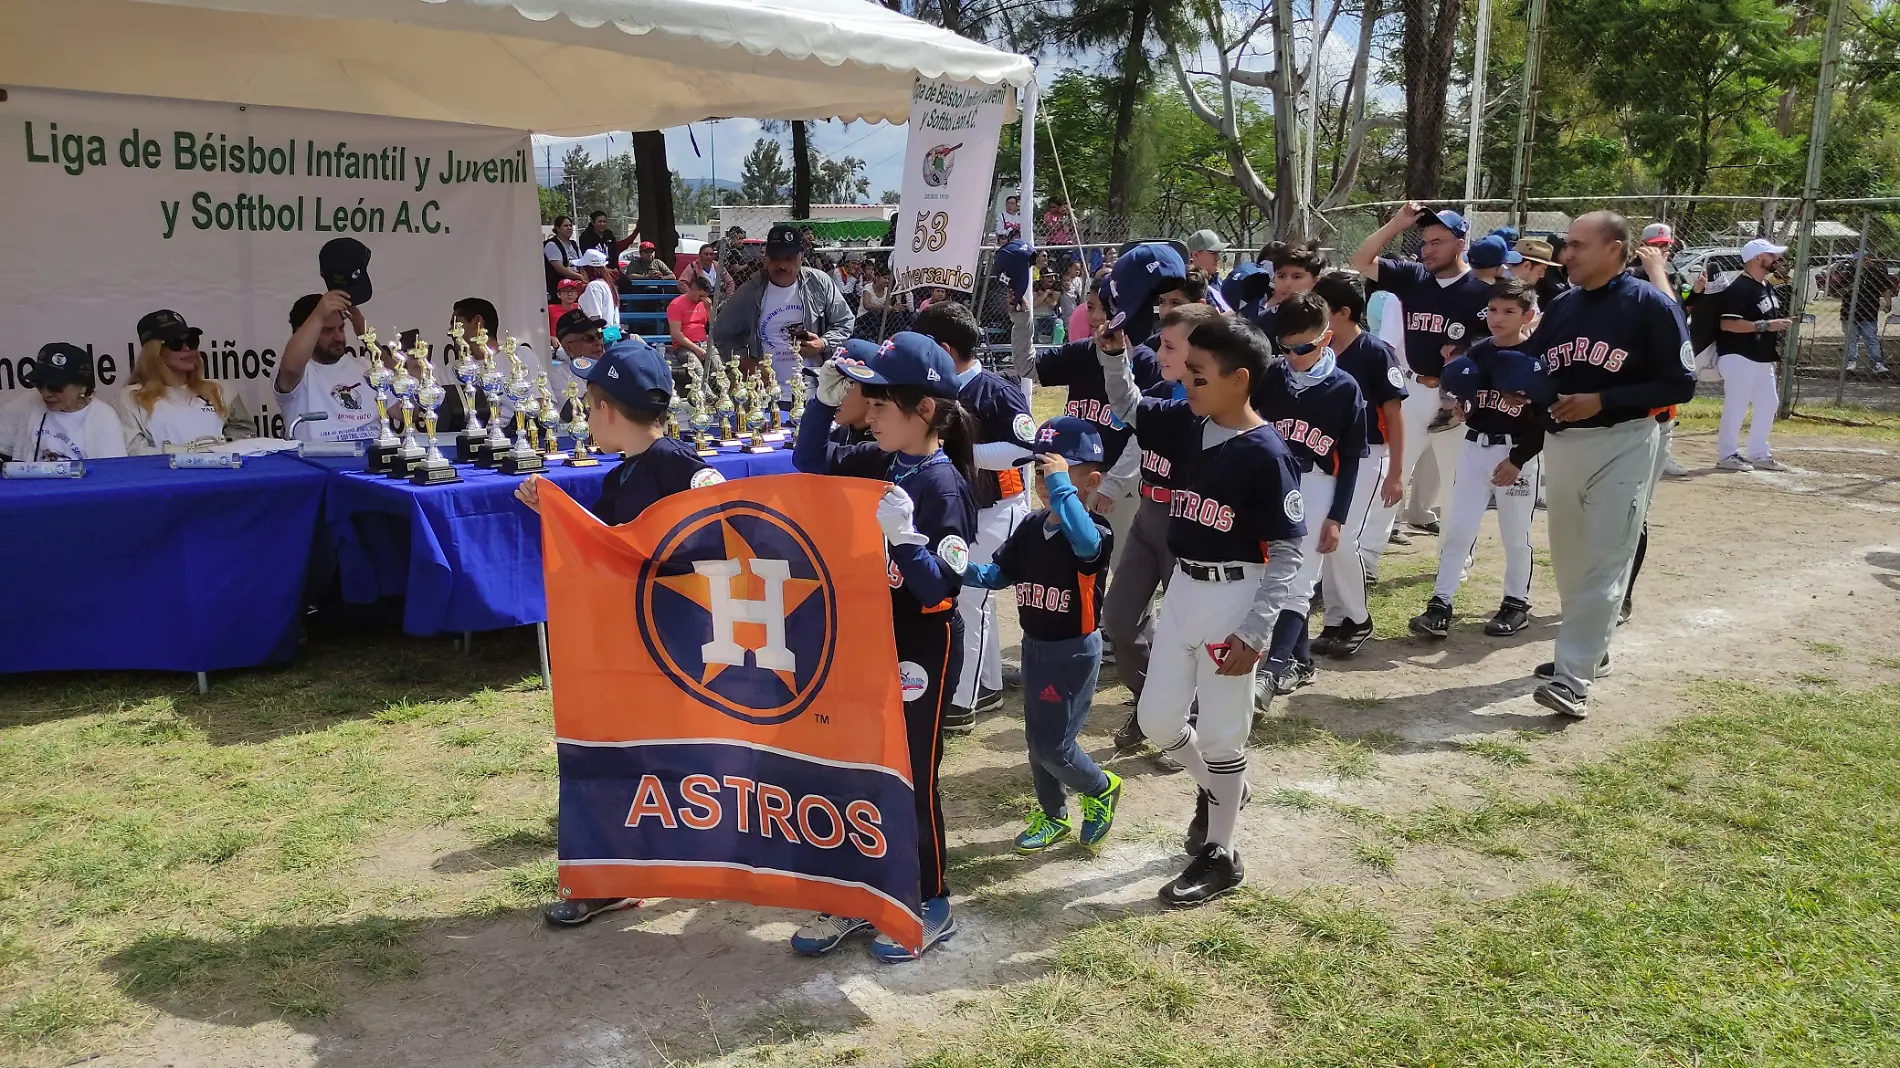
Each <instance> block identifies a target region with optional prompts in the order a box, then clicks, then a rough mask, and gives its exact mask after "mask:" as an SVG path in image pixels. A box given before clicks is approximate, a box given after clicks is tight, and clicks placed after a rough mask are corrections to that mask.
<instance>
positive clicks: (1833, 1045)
mask: <svg viewBox="0 0 1900 1068" xmlns="http://www.w3.org/2000/svg"><path fill="white" fill-rule="evenodd" d="M1695 698H1696V701H1697V703H1698V705H1699V706H1700V707H1701V708H1702V709H1704V710H1705V714H1703V715H1699V716H1697V717H1695V718H1691V719H1688V720H1685V721H1682V722H1679V723H1677V724H1676V725H1674V726H1672V727H1669V728H1666V729H1665V730H1664V731H1662V733H1661V735H1660V736H1659V737H1657V738H1656V739H1655V740H1653V741H1649V742H1644V743H1640V744H1637V745H1635V746H1633V747H1631V748H1629V749H1627V750H1625V751H1623V752H1622V753H1620V754H1618V755H1616V756H1614V757H1612V758H1609V759H1606V760H1602V761H1600V762H1596V763H1591V764H1587V765H1583V766H1580V767H1576V768H1574V769H1572V770H1571V771H1569V772H1568V773H1567V776H1568V779H1569V780H1570V783H1571V787H1572V789H1571V792H1570V793H1569V794H1568V796H1565V797H1563V798H1561V799H1559V800H1554V801H1549V802H1543V803H1537V804H1530V803H1525V802H1521V801H1513V800H1510V799H1508V798H1504V797H1499V798H1494V799H1492V800H1490V801H1488V802H1486V803H1483V804H1480V805H1476V806H1472V807H1469V808H1465V809H1453V808H1449V807H1443V806H1441V807H1439V808H1438V809H1436V810H1435V811H1431V812H1428V813H1422V814H1419V815H1418V816H1415V817H1408V818H1406V819H1399V820H1394V821H1392V825H1393V826H1395V827H1400V828H1402V829H1403V830H1405V831H1407V832H1408V833H1407V834H1406V835H1405V836H1404V837H1405V840H1408V841H1420V842H1423V841H1433V842H1439V843H1456V844H1462V845H1466V846H1469V845H1472V844H1474V843H1484V842H1487V841H1491V842H1496V841H1498V840H1499V836H1500V835H1503V834H1515V835H1517V836H1518V837H1519V839H1520V840H1521V841H1522V843H1523V845H1522V846H1521V851H1522V853H1523V855H1525V856H1526V857H1527V858H1529V859H1532V860H1536V861H1538V862H1539V863H1540V865H1542V866H1543V867H1545V868H1547V869H1548V870H1551V871H1553V872H1561V873H1563V874H1562V875H1560V876H1559V877H1557V878H1553V879H1551V880H1550V881H1547V882H1538V883H1533V884H1531V885H1529V886H1528V887H1527V888H1525V889H1523V890H1521V891H1519V892H1517V893H1514V894H1511V895H1510V896H1508V897H1504V898H1502V899H1498V900H1493V901H1488V902H1472V901H1469V900H1464V899H1455V898H1450V897H1447V896H1445V895H1444V894H1443V893H1442V892H1438V891H1430V892H1427V891H1416V892H1400V893H1396V894H1387V895H1382V896H1381V897H1380V898H1378V903H1377V904H1376V905H1374V904H1371V903H1368V902H1366V901H1360V900H1357V899H1356V898H1355V897H1354V896H1352V895H1350V894H1346V893H1343V892H1342V893H1341V894H1339V895H1337V896H1331V897H1329V896H1326V895H1319V894H1312V893H1308V894H1298V895H1293V896H1291V897H1287V896H1275V895H1273V894H1271V893H1268V892H1266V888H1267V887H1269V886H1271V885H1272V880H1273V876H1272V874H1271V873H1262V872H1256V873H1255V876H1254V886H1255V887H1256V888H1257V889H1255V890H1251V891H1243V892H1242V893H1241V894H1240V895H1237V896H1236V897H1234V898H1231V899H1229V900H1228V901H1226V902H1224V903H1222V904H1220V905H1217V906H1215V907H1213V908H1210V909H1205V910H1202V911H1200V912H1198V913H1190V914H1171V915H1165V916H1158V917H1143V918H1139V919H1131V920H1123V921H1120V922H1117V923H1111V924H1106V925H1102V926H1098V927H1094V928H1090V929H1086V930H1084V931H1082V932H1080V933H1078V934H1075V935H1073V936H1072V937H1071V938H1070V939H1069V940H1068V941H1067V942H1065V943H1064V944H1063V945H1062V947H1061V948H1060V949H1059V951H1058V954H1057V960H1056V965H1055V968H1054V970H1053V971H1052V972H1051V973H1050V974H1049V975H1047V976H1045V977H1043V978H1040V979H1037V980H1035V981H1033V982H1029V983H1026V984H1023V985H1021V986H1018V987H1015V988H1011V989H1009V990H1007V991H1006V992H1004V993H1003V994H1002V995H1001V996H1000V997H998V998H997V999H995V1000H994V1001H993V1002H992V1003H990V1004H988V1005H986V1006H984V1007H983V1008H981V1009H980V1010H976V1011H977V1012H978V1018H977V1019H976V1020H975V1021H974V1023H975V1027H974V1028H972V1032H971V1033H974V1034H978V1035H980V1036H981V1038H980V1042H979V1041H976V1040H966V1039H956V1040H952V1041H949V1042H946V1043H944V1044H943V1045H942V1047H941V1048H939V1049H937V1050H935V1051H934V1052H930V1053H928V1054H926V1055H922V1056H920V1057H919V1058H917V1059H915V1060H914V1061H913V1063H915V1064H917V1065H921V1066H928V1068H1019V1066H1020V1068H1030V1066H1034V1068H1095V1066H1099V1065H1103V1064H1197V1065H1198V1064H1208V1065H1249V1066H1253V1065H1260V1066H1269V1065H1296V1064H1297V1065H1302V1066H1320V1068H1324V1066H1347V1065H1353V1066H1357V1065H1369V1064H1419V1065H1424V1064H1439V1065H1466V1064H1482V1065H1496V1066H1517V1065H1522V1066H1526V1068H1529V1066H1544V1065H1566V1066H1567V1065H1602V1066H1610V1065H1642V1064H1654V1065H1691V1064H1694V1065H1704V1066H1710V1068H1714V1066H1728V1065H1732V1066H1736V1068H1741V1066H1748V1068H1755V1066H1761V1065H1822V1064H1825V1065H1875V1064H1894V1063H1900V1028H1896V1027H1894V1025H1893V1021H1894V1019H1895V1017H1896V1014H1900V969H1897V968H1896V967H1895V965H1894V962H1893V961H1894V958H1893V954H1892V947H1893V946H1894V945H1896V944H1900V804H1897V803H1896V802H1900V764H1897V763H1896V762H1895V761H1894V759H1893V754H1894V753H1895V752H1896V751H1900V687H1885V688H1881V689H1877V690H1874V691H1870V692H1860V693H1851V692H1844V691H1840V690H1827V691H1802V692H1793V693H1787V692H1764V691H1757V690H1752V689H1748V688H1745V687H1741V686H1734V685H1725V686H1709V687H1703V688H1699V689H1698V691H1697V692H1696V694H1695ZM1270 799H1271V800H1274V801H1275V802H1276V803H1280V804H1288V805H1290V806H1291V807H1296V808H1304V807H1308V802H1307V801H1306V799H1305V798H1304V797H1301V796H1299V795H1298V794H1296V793H1294V792H1290V791H1280V792H1278V793H1276V794H1275V795H1272V797H1271V798H1270ZM1378 843H1379V840H1377V839H1371V838H1368V839H1361V840H1359V841H1358V842H1356V843H1355V845H1354V847H1353V852H1354V855H1355V857H1356V858H1357V859H1359V860H1360V861H1361V862H1363V863H1369V864H1373V863H1376V861H1377V859H1378V858H1380V857H1382V856H1385V855H1388V854H1387V853H1386V852H1384V851H1382V850H1381V849H1379V848H1378ZM1390 848H1391V847H1390V846H1389V845H1387V846H1386V847H1385V849H1387V850H1389V849H1390ZM1263 876H1264V877H1263ZM1084 991H1085V992H1086V993H1085V994H1083V993H1082V992H1084ZM1052 1008H1054V1009H1057V1010H1059V1011H1057V1012H1053V1013H1052V1012H1051V1011H1049V1010H1050V1009H1052Z"/></svg>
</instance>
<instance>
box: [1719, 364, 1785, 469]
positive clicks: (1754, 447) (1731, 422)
mask: <svg viewBox="0 0 1900 1068" xmlns="http://www.w3.org/2000/svg"><path fill="white" fill-rule="evenodd" d="M1716 366H1717V367H1719V368H1721V370H1722V423H1721V426H1720V427H1719V428H1717V430H1716V433H1715V456H1716V459H1718V460H1719V459H1723V458H1725V457H1729V456H1734V455H1735V454H1736V453H1737V452H1738V451H1739V449H1740V445H1741V437H1742V420H1743V419H1744V418H1747V417H1748V414H1749V409H1750V408H1753V409H1754V419H1753V420H1752V421H1751V422H1750V423H1749V425H1748V451H1747V452H1744V453H1742V454H1741V455H1742V458H1743V459H1745V460H1766V459H1768V458H1769V457H1770V456H1772V455H1773V453H1770V452H1769V451H1768V431H1770V430H1771V429H1773V428H1774V425H1775V411H1776V409H1778V408H1780V407H1781V392H1780V390H1779V389H1778V388H1776V385H1775V365H1774V364H1772V363H1757V362H1756V361H1754V360H1751V359H1749V358H1748V357H1746V356H1737V355H1735V354H1734V353H1732V352H1730V353H1725V354H1724V355H1723V356H1722V357H1721V358H1720V359H1718V360H1717V361H1716Z"/></svg>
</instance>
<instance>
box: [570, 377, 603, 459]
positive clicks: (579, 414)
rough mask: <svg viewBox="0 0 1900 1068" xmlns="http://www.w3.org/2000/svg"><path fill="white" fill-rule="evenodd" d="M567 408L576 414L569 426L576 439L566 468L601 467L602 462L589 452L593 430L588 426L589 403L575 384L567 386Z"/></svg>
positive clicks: (571, 383)
mask: <svg viewBox="0 0 1900 1068" xmlns="http://www.w3.org/2000/svg"><path fill="white" fill-rule="evenodd" d="M567 406H568V410H569V411H571V412H573V413H574V415H573V418H571V419H570V420H569V421H568V424H567V432H568V433H569V434H571V435H573V438H574V452H573V455H571V456H569V457H568V459H567V463H566V465H565V466H567V467H599V466H600V460H599V459H598V458H596V457H594V456H592V455H589V453H588V451H587V437H588V434H589V433H591V430H592V428H590V427H589V426H588V425H587V403H586V402H585V401H583V400H581V388H580V386H578V385H576V384H575V383H573V382H569V383H568V384H567Z"/></svg>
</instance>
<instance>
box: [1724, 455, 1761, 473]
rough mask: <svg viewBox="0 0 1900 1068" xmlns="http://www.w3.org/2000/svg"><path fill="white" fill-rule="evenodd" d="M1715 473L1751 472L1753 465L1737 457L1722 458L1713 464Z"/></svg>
mask: <svg viewBox="0 0 1900 1068" xmlns="http://www.w3.org/2000/svg"><path fill="white" fill-rule="evenodd" d="M1715 469H1716V470H1717V471H1753V470H1754V469H1755V465H1754V464H1751V463H1749V462H1748V461H1747V460H1744V459H1742V458H1741V457H1740V456H1739V455H1737V456H1724V457H1722V458H1721V459H1720V460H1717V461H1716V462H1715Z"/></svg>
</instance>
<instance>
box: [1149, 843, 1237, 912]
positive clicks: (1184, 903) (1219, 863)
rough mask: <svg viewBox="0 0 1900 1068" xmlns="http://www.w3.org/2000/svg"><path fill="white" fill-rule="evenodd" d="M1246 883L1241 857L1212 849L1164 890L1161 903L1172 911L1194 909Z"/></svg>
mask: <svg viewBox="0 0 1900 1068" xmlns="http://www.w3.org/2000/svg"><path fill="white" fill-rule="evenodd" d="M1246 881H1247V869H1246V867H1245V866H1244V865H1242V864H1241V863H1240V854H1239V853H1236V852H1234V851H1233V850H1231V849H1228V848H1226V847H1224V846H1217V845H1210V846H1207V847H1205V848H1203V849H1202V850H1201V851H1200V852H1199V853H1198V854H1196V855H1195V857H1194V859H1193V860H1191V861H1189V862H1188V866H1187V870H1186V871H1183V872H1182V873H1181V874H1179V875H1177V876H1175V877H1174V880H1173V881H1172V882H1170V883H1168V885H1166V886H1164V887H1162V888H1161V903H1162V904H1164V905H1166V906H1168V907H1169V908H1176V909H1191V908H1193V907H1194V906H1196V905H1205V904H1207V903H1208V902H1209V901H1212V900H1214V899H1215V898H1217V897H1220V896H1221V895H1222V894H1226V893H1230V892H1232V891H1233V890H1234V889H1236V888H1238V887H1239V886H1240V884H1241V883H1244V882H1246Z"/></svg>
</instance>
